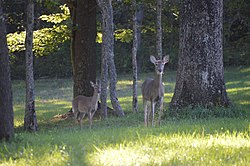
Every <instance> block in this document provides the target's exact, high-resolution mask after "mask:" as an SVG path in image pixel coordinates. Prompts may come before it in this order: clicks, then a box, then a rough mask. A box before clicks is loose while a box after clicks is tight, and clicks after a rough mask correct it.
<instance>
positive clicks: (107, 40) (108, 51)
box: [97, 0, 124, 117]
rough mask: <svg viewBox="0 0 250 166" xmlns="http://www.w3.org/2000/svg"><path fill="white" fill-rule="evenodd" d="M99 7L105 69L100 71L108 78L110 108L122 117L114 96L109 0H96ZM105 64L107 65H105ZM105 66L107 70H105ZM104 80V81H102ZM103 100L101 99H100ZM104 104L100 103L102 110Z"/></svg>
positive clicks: (111, 23)
mask: <svg viewBox="0 0 250 166" xmlns="http://www.w3.org/2000/svg"><path fill="white" fill-rule="evenodd" d="M97 2H98V5H99V7H100V8H101V12H102V19H103V23H102V28H103V29H102V31H103V34H102V35H103V36H102V41H103V42H102V58H103V63H104V64H102V67H105V69H102V71H103V73H102V74H105V75H107V71H106V70H108V74H109V78H110V99H111V103H112V106H113V108H114V110H115V111H116V112H117V114H118V115H119V116H123V115H124V112H123V111H122V108H121V106H120V104H119V101H118V98H117V94H116V82H117V80H116V78H117V75H116V68H115V63H114V35H113V33H114V23H113V8H112V4H111V0H97ZM106 63H107V64H106ZM106 66H107V68H106ZM105 75H102V79H103V80H102V81H104V82H102V84H105V86H103V85H102V93H104V92H105V91H106V88H107V80H106V79H105V78H104V77H105ZM104 79H105V80H104ZM104 95H105V94H102V96H101V100H102V102H106V101H105V100H106V99H105V97H104ZM102 98H103V99H102ZM105 105H106V103H102V109H103V108H104V106H105ZM103 111H106V108H104V110H103ZM104 115H105V116H106V117H107V113H106V112H104Z"/></svg>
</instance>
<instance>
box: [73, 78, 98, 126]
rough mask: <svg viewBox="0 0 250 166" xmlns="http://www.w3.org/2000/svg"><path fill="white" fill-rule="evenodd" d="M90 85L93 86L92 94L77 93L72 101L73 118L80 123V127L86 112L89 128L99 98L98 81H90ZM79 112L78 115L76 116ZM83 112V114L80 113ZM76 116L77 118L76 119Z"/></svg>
mask: <svg viewBox="0 0 250 166" xmlns="http://www.w3.org/2000/svg"><path fill="white" fill-rule="evenodd" d="M90 84H91V86H92V87H93V88H94V94H93V96H91V97H86V96H82V95H79V96H77V97H75V98H74V100H73V101H72V111H73V113H74V117H75V120H77V121H78V122H79V123H80V126H81V128H82V119H83V118H84V116H85V115H86V114H88V119H89V128H90V129H91V126H92V120H93V116H94V115H95V112H96V111H97V107H98V100H99V98H100V91H101V90H100V83H99V81H98V83H97V84H94V83H93V82H92V81H90ZM78 113H79V116H77V115H78ZM82 114H83V115H82ZM77 118H78V119H77Z"/></svg>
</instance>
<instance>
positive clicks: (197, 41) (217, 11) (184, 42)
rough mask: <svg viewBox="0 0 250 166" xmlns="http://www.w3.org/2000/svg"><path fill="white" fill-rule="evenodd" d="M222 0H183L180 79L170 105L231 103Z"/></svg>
mask: <svg viewBox="0 0 250 166" xmlns="http://www.w3.org/2000/svg"><path fill="white" fill-rule="evenodd" d="M222 13H223V0H211V1H207V0H193V1H190V0H184V1H182V8H181V24H180V48H179V63H178V69H177V80H176V86H175V90H174V96H173V98H172V101H171V103H170V107H171V108H174V109H177V108H180V107H186V106H190V105H191V106H205V107H213V106H228V105H229V99H228V97H227V93H226V87H225V83H224V71H223V52H222V19H223V18H222Z"/></svg>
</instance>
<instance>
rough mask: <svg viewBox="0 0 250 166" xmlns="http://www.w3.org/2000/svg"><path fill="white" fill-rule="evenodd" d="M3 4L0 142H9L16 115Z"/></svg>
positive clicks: (0, 56)
mask: <svg viewBox="0 0 250 166" xmlns="http://www.w3.org/2000/svg"><path fill="white" fill-rule="evenodd" d="M2 2H3V1H2V0H0V48H1V49H0V140H7V141H8V140H10V139H11V138H12V137H13V136H14V113H13V103H12V100H13V99H12V91H11V79H10V65H9V54H8V47H7V39H6V26H5V18H4V14H3V8H2V6H3V4H2Z"/></svg>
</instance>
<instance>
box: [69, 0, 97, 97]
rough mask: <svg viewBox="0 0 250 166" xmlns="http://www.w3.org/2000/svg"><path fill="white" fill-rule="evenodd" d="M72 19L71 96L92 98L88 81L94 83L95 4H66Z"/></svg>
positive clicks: (78, 1) (90, 0)
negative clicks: (72, 83) (72, 82)
mask: <svg viewBox="0 0 250 166" xmlns="http://www.w3.org/2000/svg"><path fill="white" fill-rule="evenodd" d="M68 4H69V6H70V11H71V18H72V24H73V27H72V38H71V59H72V66H73V80H74V87H73V93H74V94H73V96H74V97H76V96H78V95H84V96H92V95H93V89H92V87H91V85H90V81H92V82H96V59H97V57H96V2H95V1H94V0H76V1H73V0H72V1H70V2H68Z"/></svg>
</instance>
